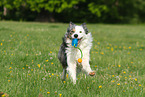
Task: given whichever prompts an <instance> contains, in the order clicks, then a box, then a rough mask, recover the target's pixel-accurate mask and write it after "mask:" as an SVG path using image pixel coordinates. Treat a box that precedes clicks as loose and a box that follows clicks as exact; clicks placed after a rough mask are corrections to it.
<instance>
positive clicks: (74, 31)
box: [66, 22, 88, 44]
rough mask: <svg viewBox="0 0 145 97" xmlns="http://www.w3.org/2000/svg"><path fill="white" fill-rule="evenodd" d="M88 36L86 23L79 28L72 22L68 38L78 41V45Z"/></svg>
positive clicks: (67, 34) (68, 30)
mask: <svg viewBox="0 0 145 97" xmlns="http://www.w3.org/2000/svg"><path fill="white" fill-rule="evenodd" d="M86 34H88V29H87V27H86V23H83V24H82V25H80V26H78V25H75V24H74V23H72V22H70V24H69V27H68V29H67V33H66V37H67V38H69V39H71V40H72V39H74V38H77V39H78V44H79V43H80V41H81V40H82V39H83V38H84V36H86Z"/></svg>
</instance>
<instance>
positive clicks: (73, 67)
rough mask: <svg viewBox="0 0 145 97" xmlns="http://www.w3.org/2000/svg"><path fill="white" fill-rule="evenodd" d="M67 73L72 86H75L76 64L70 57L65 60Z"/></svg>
mask: <svg viewBox="0 0 145 97" xmlns="http://www.w3.org/2000/svg"><path fill="white" fill-rule="evenodd" d="M67 64H68V67H67V71H68V73H69V76H70V77H71V79H72V81H73V83H74V84H76V62H75V60H73V58H71V57H70V56H69V57H68V58H67Z"/></svg>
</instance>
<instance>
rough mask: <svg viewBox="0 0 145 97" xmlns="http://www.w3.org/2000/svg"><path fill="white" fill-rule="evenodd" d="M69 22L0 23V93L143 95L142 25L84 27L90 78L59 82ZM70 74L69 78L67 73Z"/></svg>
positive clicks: (19, 96) (15, 96)
mask: <svg viewBox="0 0 145 97" xmlns="http://www.w3.org/2000/svg"><path fill="white" fill-rule="evenodd" d="M67 27H68V24H62V23H29V22H7V21H0V92H4V93H7V94H8V95H9V97H38V96H39V97H42V96H43V97H47V96H50V97H54V96H56V97H144V96H145V25H110V24H88V25H87V27H88V29H89V31H91V32H92V35H93V39H94V41H93V47H92V49H91V62H90V64H91V68H92V69H93V70H94V71H96V75H95V76H94V77H90V76H86V77H85V75H84V74H80V75H79V76H78V80H77V83H76V85H73V83H72V82H71V80H70V79H69V77H67V79H66V81H65V82H62V81H61V73H62V67H61V65H60V62H59V61H58V59H57V53H58V50H59V46H60V44H61V42H62V36H63V35H64V34H65V32H66V29H67ZM67 76H68V75H67Z"/></svg>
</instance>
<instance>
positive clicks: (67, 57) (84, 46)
mask: <svg viewBox="0 0 145 97" xmlns="http://www.w3.org/2000/svg"><path fill="white" fill-rule="evenodd" d="M74 38H77V39H78V47H79V48H80V49H81V50H82V53H83V57H82V63H79V62H77V59H78V58H80V57H81V52H80V51H79V50H78V49H76V48H74V46H72V45H71V44H72V39H74ZM62 40H63V42H62V44H61V46H60V49H59V52H58V59H59V61H60V63H61V64H62V67H63V73H62V80H63V81H64V80H65V79H66V73H67V72H68V73H69V76H70V77H71V79H72V81H73V83H74V84H76V79H77V77H76V76H77V75H78V74H79V73H80V72H81V71H84V72H85V73H86V74H87V75H90V76H94V75H95V72H94V71H92V69H91V67H90V64H89V61H90V49H91V47H92V41H93V38H92V35H91V33H89V32H88V29H87V27H86V23H83V24H82V25H80V26H79V25H76V24H74V23H72V22H70V24H69V27H68V28H67V32H66V34H65V35H64V37H63V38H62Z"/></svg>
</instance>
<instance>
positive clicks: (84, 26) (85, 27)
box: [82, 23, 89, 34]
mask: <svg viewBox="0 0 145 97" xmlns="http://www.w3.org/2000/svg"><path fill="white" fill-rule="evenodd" d="M82 26H83V28H84V30H85V33H86V34H88V32H89V31H88V28H87V26H86V23H83V24H82Z"/></svg>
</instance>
